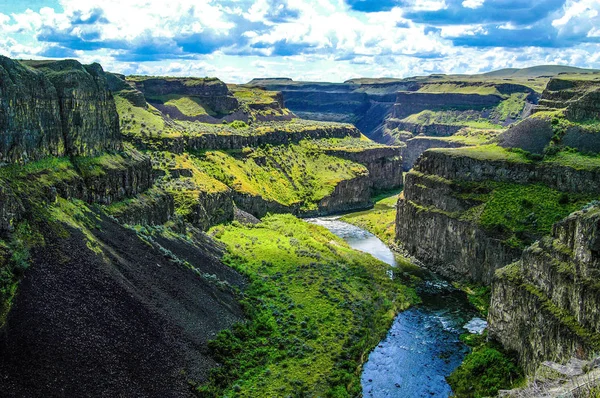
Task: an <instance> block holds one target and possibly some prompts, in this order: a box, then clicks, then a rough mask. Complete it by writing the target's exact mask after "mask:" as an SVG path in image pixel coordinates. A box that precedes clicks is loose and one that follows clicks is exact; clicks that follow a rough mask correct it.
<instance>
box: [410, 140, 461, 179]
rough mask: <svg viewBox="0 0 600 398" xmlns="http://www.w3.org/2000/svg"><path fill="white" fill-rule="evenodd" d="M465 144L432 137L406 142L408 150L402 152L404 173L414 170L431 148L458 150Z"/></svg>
mask: <svg viewBox="0 0 600 398" xmlns="http://www.w3.org/2000/svg"><path fill="white" fill-rule="evenodd" d="M461 146H464V144H461V143H458V142H452V141H445V140H440V139H438V138H435V137H434V138H431V137H423V136H419V137H414V138H411V139H409V140H407V141H406V148H404V149H403V150H402V168H403V169H404V171H408V170H410V169H412V167H413V166H414V164H415V162H416V161H417V159H418V158H419V157H420V156H421V155H422V154H423V152H425V151H426V150H428V149H431V148H458V147H461Z"/></svg>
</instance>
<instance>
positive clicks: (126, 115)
mask: <svg viewBox="0 0 600 398" xmlns="http://www.w3.org/2000/svg"><path fill="white" fill-rule="evenodd" d="M115 104H116V105H117V112H118V113H119V119H120V121H121V132H122V133H123V134H125V135H129V136H132V137H144V138H146V137H150V138H152V137H170V138H175V137H180V136H181V135H182V131H180V130H179V129H177V128H176V127H175V126H176V125H175V124H173V123H171V124H167V123H166V122H165V119H164V117H163V115H162V113H160V111H158V110H157V109H156V108H154V107H152V106H151V105H148V107H147V108H141V107H136V106H133V104H131V102H129V101H128V100H126V99H125V98H122V97H120V96H118V95H115Z"/></svg>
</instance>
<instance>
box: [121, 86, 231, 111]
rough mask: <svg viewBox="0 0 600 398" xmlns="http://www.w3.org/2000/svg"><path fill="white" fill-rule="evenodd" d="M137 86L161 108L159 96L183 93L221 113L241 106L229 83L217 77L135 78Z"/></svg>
mask: <svg viewBox="0 0 600 398" xmlns="http://www.w3.org/2000/svg"><path fill="white" fill-rule="evenodd" d="M132 81H133V84H134V85H135V87H136V88H137V89H138V90H139V91H141V92H142V93H144V95H145V97H146V99H147V100H148V101H149V102H150V103H151V104H153V105H155V106H157V107H158V108H159V109H160V107H161V100H160V99H159V98H158V97H163V96H167V95H182V96H189V97H193V98H195V99H197V100H198V101H200V102H201V103H202V104H203V105H206V106H207V107H208V108H209V109H210V110H212V111H214V112H215V113H217V114H219V115H225V114H228V113H231V112H233V111H234V110H236V109H237V108H238V106H239V103H238V101H237V99H235V98H234V97H233V96H232V95H231V93H230V92H229V89H228V88H227V85H226V84H225V83H223V82H222V81H220V80H219V79H216V78H207V79H196V78H162V77H160V78H158V77H157V78H135V79H133V80H132Z"/></svg>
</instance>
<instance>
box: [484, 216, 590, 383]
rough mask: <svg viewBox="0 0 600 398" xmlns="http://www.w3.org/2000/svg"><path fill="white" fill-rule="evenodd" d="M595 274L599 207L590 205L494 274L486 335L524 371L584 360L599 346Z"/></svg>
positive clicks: (561, 222)
mask: <svg viewBox="0 0 600 398" xmlns="http://www.w3.org/2000/svg"><path fill="white" fill-rule="evenodd" d="M599 276H600V209H599V208H598V207H590V208H588V209H586V210H583V211H580V212H577V213H574V214H572V215H570V216H569V217H567V218H566V219H565V220H563V221H560V222H558V223H556V224H555V225H554V228H553V231H552V235H551V236H548V237H545V238H543V239H541V240H540V241H538V242H536V243H535V244H534V245H532V246H531V247H529V248H527V249H526V250H525V251H524V252H523V256H522V258H521V259H520V260H519V261H518V262H516V263H514V264H511V265H509V266H507V267H505V268H503V269H501V270H499V271H498V272H497V273H496V278H495V280H494V284H493V285H492V286H493V288H492V301H491V305H490V312H489V318H488V320H489V323H490V337H492V338H494V339H497V340H498V341H500V342H501V343H502V344H503V345H504V347H506V348H507V349H509V350H513V351H515V352H517V353H518V355H519V359H520V362H521V364H522V365H523V366H524V368H525V369H526V370H527V371H528V372H530V373H531V372H533V371H534V370H535V369H536V368H537V367H538V366H539V365H540V364H541V362H543V361H554V362H558V363H561V362H562V363H564V362H566V361H568V360H569V359H570V358H571V357H573V356H576V357H579V358H580V359H586V358H589V357H590V356H592V354H594V353H597V352H598V349H600V312H598V305H599V304H600V286H599V285H598V277H599Z"/></svg>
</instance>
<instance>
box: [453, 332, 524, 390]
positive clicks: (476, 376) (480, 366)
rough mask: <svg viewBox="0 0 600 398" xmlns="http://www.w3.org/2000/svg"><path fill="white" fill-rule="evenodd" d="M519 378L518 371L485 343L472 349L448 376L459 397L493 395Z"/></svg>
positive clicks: (507, 358)
mask: <svg viewBox="0 0 600 398" xmlns="http://www.w3.org/2000/svg"><path fill="white" fill-rule="evenodd" d="M522 379H523V373H522V371H521V370H520V369H519V368H518V367H517V366H516V365H515V363H514V361H513V360H512V359H511V358H509V357H508V356H506V355H505V354H504V353H502V352H501V351H499V350H498V349H496V348H495V347H493V346H492V345H491V344H490V343H486V344H484V345H481V346H479V347H477V348H475V349H474V350H473V351H472V352H471V353H470V354H469V355H467V357H466V358H465V360H464V362H463V363H462V365H460V366H459V367H458V368H457V369H456V370H455V371H454V372H453V373H452V374H451V375H450V376H449V377H448V382H449V383H450V386H451V387H452V390H453V391H454V394H456V396H459V397H489V396H495V395H496V394H497V393H498V390H501V389H510V388H511V387H513V386H514V385H515V384H517V383H518V382H520V381H521V380H522Z"/></svg>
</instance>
